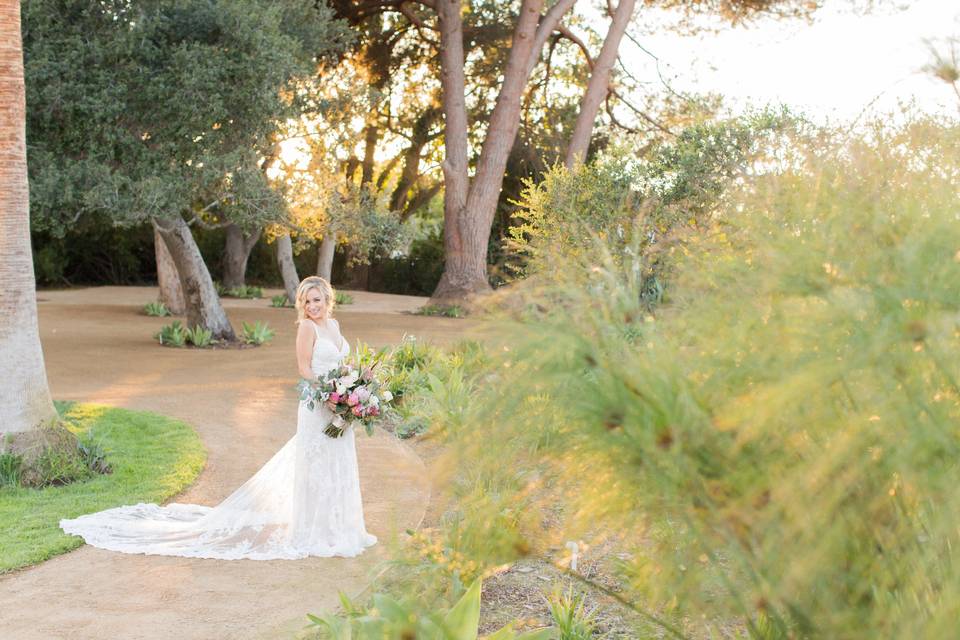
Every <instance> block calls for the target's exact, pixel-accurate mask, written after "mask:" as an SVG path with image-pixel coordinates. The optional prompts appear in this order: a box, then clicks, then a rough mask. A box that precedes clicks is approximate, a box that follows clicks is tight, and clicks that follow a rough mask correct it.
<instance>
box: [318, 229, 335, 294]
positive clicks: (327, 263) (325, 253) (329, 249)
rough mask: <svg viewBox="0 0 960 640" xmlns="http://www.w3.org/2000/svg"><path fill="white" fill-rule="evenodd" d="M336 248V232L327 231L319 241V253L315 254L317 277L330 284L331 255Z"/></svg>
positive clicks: (331, 270)
mask: <svg viewBox="0 0 960 640" xmlns="http://www.w3.org/2000/svg"><path fill="white" fill-rule="evenodd" d="M336 248H337V232H336V231H329V232H327V233H325V234H323V240H321V241H320V251H319V252H317V275H318V276H320V277H321V278H323V279H324V280H326V281H327V282H330V274H331V273H332V272H333V254H334V251H335V250H336Z"/></svg>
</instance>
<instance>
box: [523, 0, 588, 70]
mask: <svg viewBox="0 0 960 640" xmlns="http://www.w3.org/2000/svg"><path fill="white" fill-rule="evenodd" d="M576 1H577V0H557V3H556V4H554V5H553V6H552V7H550V9H548V10H547V13H546V14H544V15H543V16H542V17H541V18H540V23H539V24H538V25H537V30H536V32H535V34H534V37H533V50H532V51H531V52H530V59H529V60H528V62H527V77H528V78H529V77H530V74H531V73H533V68H534V67H535V66H536V65H537V60H539V59H540V52H541V51H543V45H544V44H545V43H546V42H547V38H549V37H550V34H551V33H553V30H554V29H555V28H556V26H557V25H558V24H560V20H561V19H562V18H563V16H564V15H566V13H567V12H568V11H570V9H572V8H573V5H574V4H575V3H576Z"/></svg>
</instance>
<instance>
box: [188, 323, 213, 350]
mask: <svg viewBox="0 0 960 640" xmlns="http://www.w3.org/2000/svg"><path fill="white" fill-rule="evenodd" d="M187 341H188V342H189V343H190V344H192V345H193V346H195V347H209V346H210V343H211V342H213V332H212V331H210V329H207V328H206V327H201V326H200V325H197V326H195V327H194V328H193V329H187Z"/></svg>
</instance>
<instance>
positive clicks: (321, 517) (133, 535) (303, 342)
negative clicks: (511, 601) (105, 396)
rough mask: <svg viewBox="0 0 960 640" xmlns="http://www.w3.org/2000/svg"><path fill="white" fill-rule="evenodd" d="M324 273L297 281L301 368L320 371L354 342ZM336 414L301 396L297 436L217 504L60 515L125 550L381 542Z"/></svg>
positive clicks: (241, 550)
mask: <svg viewBox="0 0 960 640" xmlns="http://www.w3.org/2000/svg"><path fill="white" fill-rule="evenodd" d="M333 301H334V296H333V289H332V288H331V287H330V284H329V283H328V282H327V281H326V280H324V279H323V278H320V277H317V276H311V277H309V278H305V279H304V280H303V282H301V283H300V286H299V287H298V288H297V299H296V308H297V316H298V324H299V328H298V330H297V365H298V369H299V371H300V375H301V376H303V377H304V378H314V377H316V376H318V375H320V374H323V373H325V372H327V371H329V370H330V369H332V368H334V367H335V366H337V365H338V364H339V363H340V362H341V361H342V360H343V358H344V357H345V356H346V355H347V354H348V353H349V351H350V345H349V343H347V341H346V340H345V339H344V337H343V335H341V333H340V325H339V323H337V321H336V320H335V319H333V318H332V317H331V311H332V310H333ZM332 417H333V414H332V413H331V412H330V410H329V409H327V408H326V407H325V406H323V405H318V406H317V407H316V409H315V410H310V409H308V408H307V407H306V405H305V404H304V403H303V402H301V403H300V407H299V410H298V413H297V433H296V435H295V436H294V437H293V438H291V439H290V440H289V441H288V442H287V444H286V445H284V447H283V448H282V449H280V451H278V452H277V453H276V454H275V455H274V456H273V458H271V459H270V460H269V461H268V462H267V463H266V464H265V465H264V466H263V467H261V468H260V470H259V471H257V473H256V474H254V475H253V477H251V478H250V479H249V480H247V482H246V483H244V484H243V485H242V486H241V487H240V488H239V489H237V490H236V491H234V492H233V493H232V494H231V495H230V496H229V497H228V498H227V499H226V500H224V501H223V502H221V503H220V504H218V505H217V506H215V507H203V506H199V505H192V504H177V503H172V504H168V505H167V506H165V507H161V506H158V505H155V504H143V503H141V504H137V505H133V506H123V507H117V508H115V509H108V510H106V511H101V512H99V513H93V514H89V515H85V516H80V517H79V518H76V519H73V520H61V521H60V527H61V528H62V529H63V530H64V531H65V532H66V533H69V534H73V535H78V536H82V537H83V539H84V540H85V541H86V542H87V543H88V544H91V545H93V546H95V547H99V548H101V549H109V550H111V551H121V552H123V553H147V554H155V555H166V556H185V557H192V558H219V559H222V560H236V559H241V558H247V559H251V560H274V559H294V558H304V557H307V556H324V557H328V556H348V557H350V556H356V555H358V554H360V553H362V552H363V550H364V549H365V548H366V547H369V546H371V545H373V544H374V543H376V541H377V539H376V537H374V536H372V535H370V534H368V533H367V531H366V527H365V525H364V522H363V504H362V502H361V497H360V478H359V472H358V470H357V452H356V446H355V443H354V432H353V427H350V428H348V429H347V430H346V432H345V433H344V434H343V435H342V436H341V437H339V438H331V437H329V436H327V435H325V434H324V433H323V430H324V428H325V427H326V426H327V425H328V423H329V422H330V419H331V418H332Z"/></svg>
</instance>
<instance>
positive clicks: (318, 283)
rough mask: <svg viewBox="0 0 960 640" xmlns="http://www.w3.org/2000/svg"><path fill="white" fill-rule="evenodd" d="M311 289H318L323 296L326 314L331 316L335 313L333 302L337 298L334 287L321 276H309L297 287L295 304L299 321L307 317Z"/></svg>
mask: <svg viewBox="0 0 960 640" xmlns="http://www.w3.org/2000/svg"><path fill="white" fill-rule="evenodd" d="M311 289H318V290H319V291H320V295H322V296H323V306H324V307H325V309H326V313H325V314H324V316H325V317H327V318H329V317H330V315H331V314H332V313H333V303H334V300H335V299H336V298H335V297H334V294H333V287H331V286H330V283H329V282H327V281H326V280H324V279H323V278H321V277H320V276H307V277H306V278H304V279H303V280H302V281H301V282H300V285H299V286H298V287H297V299H296V300H295V301H294V306H296V308H297V322H303V321H304V320H306V319H307V310H306V306H307V293H309V292H310V290H311Z"/></svg>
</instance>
